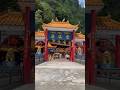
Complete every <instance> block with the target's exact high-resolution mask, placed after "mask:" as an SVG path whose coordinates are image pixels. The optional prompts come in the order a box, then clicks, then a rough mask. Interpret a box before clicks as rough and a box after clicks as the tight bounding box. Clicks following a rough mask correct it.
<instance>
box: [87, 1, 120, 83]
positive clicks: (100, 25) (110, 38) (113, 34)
mask: <svg viewBox="0 0 120 90" xmlns="http://www.w3.org/2000/svg"><path fill="white" fill-rule="evenodd" d="M103 7H104V4H103V2H102V0H86V14H85V15H86V83H88V84H96V70H97V68H96V67H95V66H97V65H100V66H101V67H102V68H103V67H104V68H120V59H119V58H120V50H119V48H120V43H119V40H120V34H119V33H120V31H119V30H120V23H119V22H117V21H114V20H112V19H111V17H110V15H108V16H98V15H97V14H98V12H99V11H100V10H101V9H102V8H103ZM106 58H107V59H108V61H106ZM105 65H109V67H107V66H105Z"/></svg>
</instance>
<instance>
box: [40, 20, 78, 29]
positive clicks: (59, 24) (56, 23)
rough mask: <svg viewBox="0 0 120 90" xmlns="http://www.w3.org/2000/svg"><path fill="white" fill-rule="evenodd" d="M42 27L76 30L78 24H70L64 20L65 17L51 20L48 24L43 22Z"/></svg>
mask: <svg viewBox="0 0 120 90" xmlns="http://www.w3.org/2000/svg"><path fill="white" fill-rule="evenodd" d="M42 27H43V29H44V30H45V28H49V27H52V28H66V29H68V30H77V29H78V27H79V24H77V25H72V24H70V23H69V21H68V20H67V21H65V19H63V20H62V21H56V20H55V21H53V20H52V21H51V22H50V23H48V24H45V23H44V24H43V25H42Z"/></svg>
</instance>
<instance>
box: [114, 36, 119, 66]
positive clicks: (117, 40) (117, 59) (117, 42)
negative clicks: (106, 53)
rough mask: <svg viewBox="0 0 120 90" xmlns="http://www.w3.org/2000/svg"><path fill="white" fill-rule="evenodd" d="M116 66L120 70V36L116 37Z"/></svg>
mask: <svg viewBox="0 0 120 90" xmlns="http://www.w3.org/2000/svg"><path fill="white" fill-rule="evenodd" d="M115 49H116V52H115V53H116V61H115V63H116V66H117V68H120V35H116V48H115Z"/></svg>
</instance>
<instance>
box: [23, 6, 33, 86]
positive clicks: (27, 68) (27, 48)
mask: <svg viewBox="0 0 120 90" xmlns="http://www.w3.org/2000/svg"><path fill="white" fill-rule="evenodd" d="M30 11H31V10H30V8H29V7H26V11H25V13H24V21H25V23H24V24H25V34H24V35H25V37H24V60H23V66H24V83H26V84H27V83H31V37H30Z"/></svg>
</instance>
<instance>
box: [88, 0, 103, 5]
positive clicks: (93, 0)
mask: <svg viewBox="0 0 120 90" xmlns="http://www.w3.org/2000/svg"><path fill="white" fill-rule="evenodd" d="M103 5H104V3H103V1H102V0H86V6H103Z"/></svg>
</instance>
